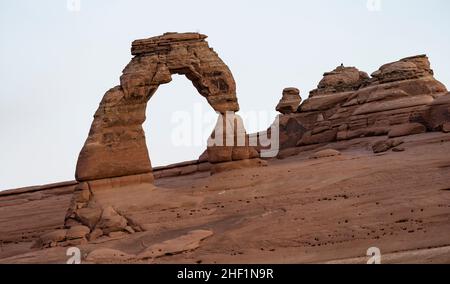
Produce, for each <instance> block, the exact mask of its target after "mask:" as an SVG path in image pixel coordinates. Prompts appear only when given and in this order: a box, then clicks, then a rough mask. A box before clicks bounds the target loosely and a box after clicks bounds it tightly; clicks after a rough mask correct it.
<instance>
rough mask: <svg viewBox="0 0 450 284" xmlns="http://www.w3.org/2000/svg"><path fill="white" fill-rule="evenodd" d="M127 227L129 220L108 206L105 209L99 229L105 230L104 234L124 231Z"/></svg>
mask: <svg viewBox="0 0 450 284" xmlns="http://www.w3.org/2000/svg"><path fill="white" fill-rule="evenodd" d="M127 226H128V221H127V219H125V218H124V217H123V216H121V215H120V214H119V213H117V212H116V210H114V208H112V207H111V206H107V207H105V208H104V209H103V212H102V216H101V219H100V221H99V222H98V227H99V228H100V229H102V230H103V233H104V234H109V233H110V232H115V231H123V230H125V228H126V227H127Z"/></svg>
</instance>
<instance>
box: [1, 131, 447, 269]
mask: <svg viewBox="0 0 450 284" xmlns="http://www.w3.org/2000/svg"><path fill="white" fill-rule="evenodd" d="M386 138H387V136H382V137H367V138H358V139H353V140H350V141H340V142H332V143H329V144H326V145H323V146H321V145H316V146H314V147H311V146H310V147H309V149H307V148H305V147H300V148H303V151H302V152H300V153H298V155H296V156H292V157H288V158H285V159H282V160H280V159H273V160H269V161H268V164H269V165H268V166H267V167H264V168H246V169H242V170H239V171H229V172H223V173H220V174H216V175H212V176H211V175H210V174H209V173H207V172H197V173H193V174H188V175H183V176H176V177H166V178H160V179H157V180H156V181H155V186H156V188H155V189H154V192H153V194H152V198H149V199H146V200H145V203H146V206H145V208H139V207H134V204H139V203H140V202H141V201H140V199H141V198H142V197H141V196H140V195H136V194H135V192H137V191H133V189H132V188H129V190H128V191H126V192H127V194H124V195H119V196H122V198H125V199H126V203H128V205H129V213H130V216H131V218H132V219H133V221H134V222H135V224H136V225H139V226H140V227H141V228H142V231H141V232H136V233H133V234H130V233H128V232H127V233H120V234H110V235H109V236H103V237H100V238H98V239H96V240H94V241H90V242H88V243H84V244H81V245H77V247H79V248H80V249H81V252H82V256H83V259H82V262H83V263H88V262H106V263H111V262H114V263H117V262H118V263H123V262H125V263H179V262H182V263H198V262H202V263H215V262H217V263H234V262H238V263H246V262H252V263H253V262H254V263H272V262H276V263H313V262H333V263H347V262H350V263H365V262H366V261H367V259H368V257H366V251H367V249H368V248H369V247H373V246H375V247H378V248H380V250H381V253H382V262H383V263H404V262H409V263H436V262H439V263H442V262H444V263H450V254H449V251H450V248H449V247H450V239H449V237H448V236H449V235H450V222H449V220H450V190H449V188H450V155H448V154H447V153H450V134H445V133H440V132H436V133H424V134H418V135H411V136H406V137H402V138H401V139H402V141H403V142H404V143H403V144H402V145H401V146H402V147H404V151H403V152H392V151H389V152H385V153H382V154H374V153H373V151H372V147H371V146H372V145H373V144H374V143H376V142H378V141H379V140H383V139H386ZM327 149H335V150H338V151H339V152H340V155H334V156H333V155H331V156H328V155H323V153H324V151H321V150H327ZM318 152H319V154H315V153H318ZM325 152H330V151H329V150H327V151H325ZM327 156H328V157H327ZM311 157H315V159H311ZM66 188H67V187H66ZM72 189H73V186H72ZM34 194H39V198H37V197H33V195H34ZM70 197H71V191H70V190H68V188H67V189H64V187H62V188H58V189H51V190H44V191H37V192H34V193H32V194H31V195H30V194H29V193H20V192H18V193H17V194H13V195H6V196H0V203H1V204H2V205H1V207H0V210H1V213H2V214H1V219H0V228H1V232H0V239H1V240H2V242H1V243H2V245H1V250H0V262H2V263H36V262H38V263H42V262H45V263H49V262H50V263H65V261H67V259H68V257H67V256H66V250H67V247H60V246H59V247H51V248H45V249H38V248H32V246H33V244H34V241H35V240H36V239H37V237H38V236H39V235H40V234H41V233H42V232H50V231H52V230H55V229H62V228H63V227H64V214H65V212H66V208H67V206H68V203H69V199H70ZM133 208H134V209H133ZM138 208H139V209H138ZM197 230H201V231H202V232H203V231H204V233H201V234H200V235H198V233H189V232H193V231H197ZM21 232H27V234H28V237H27V238H26V239H22V237H21ZM197 235H198V236H197ZM188 236H189V237H188ZM204 236H208V237H207V238H205V239H203V237H204ZM155 247H164V248H165V249H167V250H169V251H174V253H173V254H171V255H154V254H152V253H151V252H149V251H151V250H152V248H155ZM100 249H110V250H109V251H108V250H100ZM99 250H100V251H99ZM111 250H113V251H111ZM93 251H96V252H95V253H93V254H92V255H91V253H92V252H93ZM145 252H148V253H149V254H150V258H144V257H143V255H145V254H144V253H145ZM90 255H91V257H89V256H90ZM105 255H106V256H107V259H106V260H105V258H102V257H104V256H105ZM109 256H110V257H109Z"/></svg>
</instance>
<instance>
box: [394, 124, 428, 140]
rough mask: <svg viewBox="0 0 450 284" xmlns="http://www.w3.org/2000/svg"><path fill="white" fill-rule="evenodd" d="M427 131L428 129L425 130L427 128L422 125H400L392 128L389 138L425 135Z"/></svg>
mask: <svg viewBox="0 0 450 284" xmlns="http://www.w3.org/2000/svg"><path fill="white" fill-rule="evenodd" d="M426 130H427V129H426V128H425V126H424V125H423V124H420V123H407V124H400V125H395V126H393V127H392V128H391V131H389V134H388V136H389V138H394V137H401V136H407V135H413V134H420V133H424V132H425V131H426Z"/></svg>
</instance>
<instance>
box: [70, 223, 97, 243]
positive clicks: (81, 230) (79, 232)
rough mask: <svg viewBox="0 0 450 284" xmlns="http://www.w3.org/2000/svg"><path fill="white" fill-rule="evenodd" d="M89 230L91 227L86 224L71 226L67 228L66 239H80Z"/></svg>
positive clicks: (85, 235)
mask: <svg viewBox="0 0 450 284" xmlns="http://www.w3.org/2000/svg"><path fill="white" fill-rule="evenodd" d="M90 232H91V229H89V227H87V226H82V225H79V226H73V227H71V228H70V229H69V230H67V235H66V238H67V239H68V240H73V239H81V238H85V237H87V235H88V234H89V233H90Z"/></svg>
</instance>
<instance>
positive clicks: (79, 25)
mask: <svg viewBox="0 0 450 284" xmlns="http://www.w3.org/2000/svg"><path fill="white" fill-rule="evenodd" d="M72 1H73V0H72ZM375 1H376V0H375ZM380 3H381V6H380V8H381V9H379V10H378V9H375V10H377V11H373V10H374V9H368V7H367V0H341V1H338V0H310V1H299V0H295V1H261V0H258V1H257V0H255V1H242V0H241V1H232V0H227V1H211V0H209V1H208V0H205V1H185V0H184V1H183V0H180V1H130V0H126V1H125V0H120V1H119V0H89V1H88V0H81V1H80V4H81V5H80V10H79V11H72V10H73V9H72V10H71V9H68V7H67V1H66V0H53V1H51V0H39V1H32V0H29V1H24V0H9V1H8V0H1V2H0V62H1V64H0V85H1V93H0V130H1V139H0V190H1V189H8V188H15V187H22V186H30V185H38V184H45V183H50V182H58V181H65V180H72V179H74V172H75V164H76V161H77V157H78V154H79V151H80V150H81V147H82V146H83V143H84V141H85V139H86V137H87V134H88V131H89V128H90V124H91V122H92V116H93V114H94V112H95V110H96V109H97V107H98V104H99V102H100V100H101V98H102V96H103V95H104V93H105V92H106V91H107V90H108V89H109V88H111V87H113V86H115V85H118V83H119V76H120V74H121V72H122V70H123V68H124V67H125V65H126V64H127V63H128V62H129V61H130V59H131V54H130V46H131V42H132V41H133V40H134V39H139V38H146V37H151V36H155V35H159V34H162V33H164V32H167V31H178V32H185V31H197V32H201V33H204V34H206V35H208V36H209V37H208V39H207V40H208V42H209V44H210V46H211V47H213V48H214V49H215V50H216V51H217V52H218V54H219V56H220V57H221V58H222V59H223V60H224V62H225V63H226V64H227V65H228V66H229V67H230V69H231V71H232V72H233V75H234V78H235V80H236V84H237V96H238V99H239V103H240V107H241V112H242V113H243V114H249V113H252V112H253V113H254V112H258V113H259V115H260V117H261V121H262V122H264V123H260V124H261V125H246V127H247V130H248V132H254V131H257V130H262V129H264V128H266V127H268V126H269V123H270V121H271V120H272V119H273V118H274V115H275V114H274V112H273V110H274V108H275V106H276V104H277V102H278V100H279V99H280V96H281V91H282V89H283V88H285V87H291V86H292V87H297V88H299V89H300V90H301V94H302V97H303V99H305V98H307V96H308V92H309V91H310V90H311V89H313V88H314V87H315V86H316V85H317V83H318V82H319V80H320V79H321V78H322V74H323V73H324V72H325V71H329V70H332V69H334V68H335V67H336V66H337V65H339V64H340V63H344V65H346V66H356V67H358V68H359V69H360V70H363V71H366V72H368V73H369V74H370V73H372V72H373V71H375V70H376V69H378V67H379V66H381V65H382V64H384V63H387V62H391V61H395V60H398V59H400V58H403V57H407V56H411V55H416V54H422V53H426V54H427V55H428V56H429V57H430V60H431V64H432V68H433V69H434V71H435V74H436V78H437V79H438V80H440V81H441V82H443V83H444V84H446V85H449V84H450V64H449V63H450V62H449V55H448V53H449V50H450V39H449V36H448V27H450V14H449V12H450V9H449V8H450V2H449V1H448V0H431V1H419V0H417V1H412V0H389V1H388V0H381V1H380ZM369 6H370V7H375V8H377V5H376V4H375V5H369ZM71 7H76V5H75V6H71ZM198 108H201V113H202V114H205V115H206V114H208V115H213V117H214V113H213V111H212V109H211V108H210V107H209V105H208V104H207V103H206V101H205V100H204V98H203V97H201V96H200V95H198V93H197V91H196V90H195V88H194V87H193V86H192V84H191V83H190V82H189V81H188V80H187V79H186V78H184V77H181V76H174V80H173V82H172V83H170V84H167V85H164V86H161V87H160V89H159V90H158V91H157V92H156V94H155V95H154V97H153V98H152V99H151V100H150V102H149V104H148V108H147V121H146V123H145V125H144V130H145V131H146V137H147V144H148V145H149V151H150V157H151V160H152V164H153V165H154V166H157V165H165V164H169V163H174V162H181V161H185V160H192V159H196V158H197V157H198V155H199V154H201V152H202V151H203V149H204V147H205V146H204V145H203V146H202V145H193V146H176V145H174V143H173V141H172V135H173V129H174V128H175V127H176V126H177V125H176V124H174V121H173V117H174V115H176V113H179V112H180V111H187V112H188V113H190V114H192V115H194V113H197V114H198V112H199V111H198ZM193 121H195V119H194V120H193ZM209 127H211V129H212V126H204V128H206V129H205V131H206V132H208V131H210V130H211V129H209ZM203 134H204V133H201V135H203ZM197 136H198V135H197ZM201 140H202V139H201ZM205 142H206V141H205ZM197 144H198V143H197Z"/></svg>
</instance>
